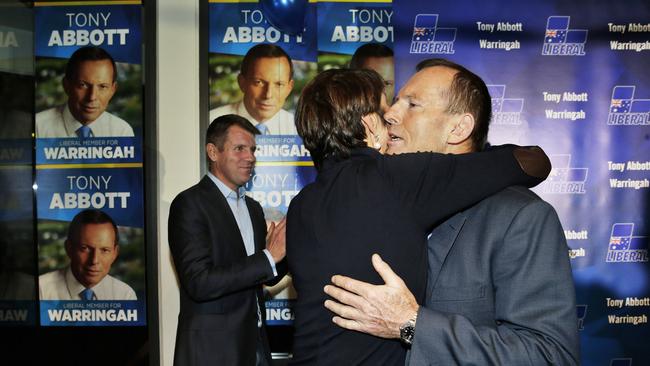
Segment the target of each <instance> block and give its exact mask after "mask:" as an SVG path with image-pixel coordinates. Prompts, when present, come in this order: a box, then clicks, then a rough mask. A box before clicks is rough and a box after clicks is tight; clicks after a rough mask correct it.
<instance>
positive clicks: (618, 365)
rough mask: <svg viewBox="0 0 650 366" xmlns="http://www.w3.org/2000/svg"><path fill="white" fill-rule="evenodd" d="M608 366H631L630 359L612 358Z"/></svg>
mask: <svg viewBox="0 0 650 366" xmlns="http://www.w3.org/2000/svg"><path fill="white" fill-rule="evenodd" d="M609 366H632V359H631V358H612V360H611V361H609Z"/></svg>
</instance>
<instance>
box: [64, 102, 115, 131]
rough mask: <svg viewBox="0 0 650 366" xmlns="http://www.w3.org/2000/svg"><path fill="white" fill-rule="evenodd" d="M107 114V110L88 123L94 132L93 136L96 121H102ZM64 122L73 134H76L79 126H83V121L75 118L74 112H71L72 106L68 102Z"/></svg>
mask: <svg viewBox="0 0 650 366" xmlns="http://www.w3.org/2000/svg"><path fill="white" fill-rule="evenodd" d="M105 116H106V111H104V112H102V114H100V115H99V117H97V119H96V120H94V121H92V122H90V123H88V124H87V125H86V126H88V127H90V130H91V131H92V132H93V136H95V126H96V123H97V122H101V120H102V119H104V118H105ZM63 123H64V124H65V127H66V130H68V131H72V135H73V136H76V133H77V130H78V129H79V127H81V126H83V123H81V122H79V121H77V119H76V118H74V116H73V115H72V112H70V106H68V103H66V104H65V107H64V108H63Z"/></svg>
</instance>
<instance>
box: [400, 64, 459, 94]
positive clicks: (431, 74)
mask: <svg viewBox="0 0 650 366" xmlns="http://www.w3.org/2000/svg"><path fill="white" fill-rule="evenodd" d="M456 73H457V71H456V70H453V69H450V68H448V67H444V66H433V67H427V68H424V69H422V70H420V71H418V72H417V73H415V74H414V75H413V76H411V78H410V79H409V80H408V82H407V83H406V85H404V87H403V88H402V90H400V93H399V95H400V97H401V98H403V97H408V98H414V99H422V98H431V97H439V96H441V95H442V94H443V93H444V92H446V91H447V90H449V87H450V86H451V83H452V81H453V79H454V75H455V74H456Z"/></svg>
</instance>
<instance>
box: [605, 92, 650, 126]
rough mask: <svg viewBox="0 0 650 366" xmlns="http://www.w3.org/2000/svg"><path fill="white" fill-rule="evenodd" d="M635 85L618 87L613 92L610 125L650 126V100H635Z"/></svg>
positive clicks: (608, 122)
mask: <svg viewBox="0 0 650 366" xmlns="http://www.w3.org/2000/svg"><path fill="white" fill-rule="evenodd" d="M635 90H636V86H634V85H617V86H615V87H614V89H613V90H612V100H611V103H610V105H609V117H608V119H607V124H608V125H622V126H625V125H627V126H635V125H649V124H650V99H635V98H634V92H635Z"/></svg>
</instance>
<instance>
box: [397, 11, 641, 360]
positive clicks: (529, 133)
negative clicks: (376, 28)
mask: <svg viewBox="0 0 650 366" xmlns="http://www.w3.org/2000/svg"><path fill="white" fill-rule="evenodd" d="M393 9H394V12H395V19H394V23H393V24H394V27H395V37H396V40H395V62H396V65H397V67H396V70H395V76H396V84H397V85H398V87H399V86H400V85H403V84H404V83H405V82H406V80H408V78H409V77H410V76H411V75H412V74H413V72H414V69H415V65H416V64H417V63H418V62H420V61H421V60H423V59H427V58H433V57H443V58H448V59H450V60H452V61H455V62H458V63H460V64H462V65H464V66H466V67H468V68H469V69H470V70H472V71H474V72H476V73H477V74H478V75H480V76H481V77H482V78H483V79H484V80H485V81H486V83H487V84H488V85H489V89H490V93H491V96H492V106H493V112H494V116H493V120H492V124H491V127H490V128H491V132H490V142H491V143H494V144H500V143H508V142H511V143H517V144H526V145H528V144H534V145H540V146H541V147H543V148H544V150H545V151H546V152H547V153H548V154H549V155H550V156H551V159H552V161H553V171H552V173H551V176H550V177H549V179H548V180H547V181H546V182H545V183H544V184H542V185H541V186H539V187H537V188H536V189H535V191H536V192H537V193H538V194H540V196H541V197H542V198H544V199H545V200H546V201H548V202H550V203H551V204H552V205H553V206H554V207H555V209H556V210H557V212H558V214H559V216H560V220H561V222H562V225H563V226H564V229H565V234H566V237H567V241H568V244H569V255H570V256H571V258H572V266H573V274H574V280H575V284H576V292H577V299H578V308H577V309H576V311H577V313H578V318H579V329H580V335H581V344H582V363H583V364H585V365H614V364H616V365H619V364H621V365H623V364H625V365H630V364H632V363H633V364H635V365H636V364H643V365H645V364H650V353H649V352H648V351H647V348H646V347H645V346H644V341H643V340H645V339H648V337H649V336H650V326H649V325H648V323H647V316H648V314H649V313H650V300H649V298H650V284H649V283H648V279H649V278H650V276H649V272H650V265H649V264H648V238H647V236H648V189H649V186H650V182H649V181H648V179H649V177H648V175H649V174H648V171H649V170H650V162H649V160H650V159H649V157H648V151H650V150H649V147H650V142H649V139H648V136H649V133H650V127H649V126H650V113H649V112H650V73H648V72H647V64H648V55H650V22H649V21H648V16H647V15H648V14H650V4H649V3H648V2H647V1H626V2H625V3H624V4H615V3H613V2H598V4H594V3H593V2H589V1H585V0H581V1H573V2H561V1H539V0H538V1H529V2H518V1H499V2H496V3H495V2H477V1H471V0H459V1H454V2H447V3H444V2H440V3H435V4H432V3H427V2H418V1H400V2H395V3H394V4H393ZM549 270H552V269H549ZM614 299H616V300H623V303H622V306H620V307H619V306H617V305H613V304H614V303H613V302H612V301H611V300H614Z"/></svg>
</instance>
